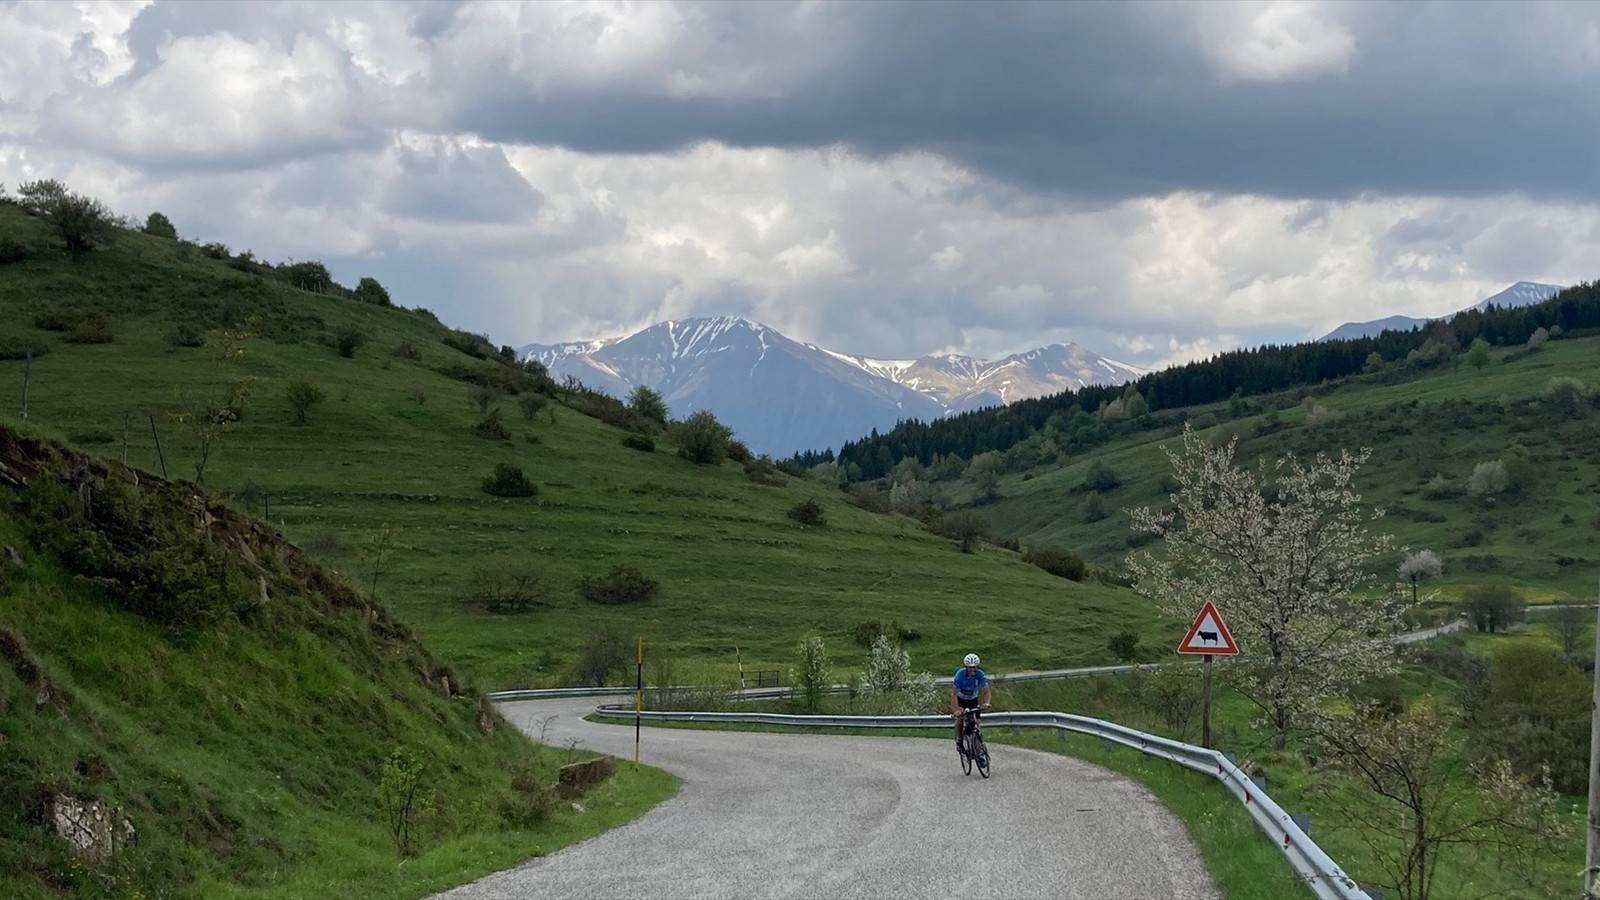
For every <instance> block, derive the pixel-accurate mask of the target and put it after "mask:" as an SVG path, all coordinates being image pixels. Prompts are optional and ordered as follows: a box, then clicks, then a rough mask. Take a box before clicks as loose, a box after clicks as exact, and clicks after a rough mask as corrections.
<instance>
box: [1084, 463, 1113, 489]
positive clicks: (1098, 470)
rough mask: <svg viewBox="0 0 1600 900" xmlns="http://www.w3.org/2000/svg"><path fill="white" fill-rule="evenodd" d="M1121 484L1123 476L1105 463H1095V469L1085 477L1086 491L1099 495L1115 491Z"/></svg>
mask: <svg viewBox="0 0 1600 900" xmlns="http://www.w3.org/2000/svg"><path fill="white" fill-rule="evenodd" d="M1121 484H1122V476H1120V475H1118V474H1117V470H1116V469H1113V468H1111V467H1110V466H1107V465H1105V464H1104V463H1095V465H1094V468H1092V469H1090V470H1089V474H1088V475H1085V476H1084V478H1083V488H1084V490H1087V491H1096V492H1099V493H1105V492H1106V491H1114V490H1116V489H1117V488H1118V487H1119V486H1120V485H1121Z"/></svg>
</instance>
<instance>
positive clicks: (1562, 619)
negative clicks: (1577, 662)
mask: <svg viewBox="0 0 1600 900" xmlns="http://www.w3.org/2000/svg"><path fill="white" fill-rule="evenodd" d="M1593 621H1594V616H1591V615H1589V611H1588V610H1586V609H1584V608H1583V607H1581V606H1563V607H1561V608H1559V609H1557V610H1556V611H1555V612H1553V613H1551V614H1550V627H1551V628H1552V629H1554V630H1555V633H1556V640H1558V641H1560V642H1561V655H1562V656H1563V657H1565V658H1566V659H1568V660H1571V659H1573V658H1575V657H1576V656H1577V655H1578V642H1579V641H1581V640H1583V633H1584V631H1585V630H1587V627H1588V624H1589V623H1590V622H1593Z"/></svg>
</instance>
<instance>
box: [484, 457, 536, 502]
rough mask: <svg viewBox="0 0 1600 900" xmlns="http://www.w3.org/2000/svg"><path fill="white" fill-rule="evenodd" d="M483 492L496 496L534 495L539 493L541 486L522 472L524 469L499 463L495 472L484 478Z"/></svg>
mask: <svg viewBox="0 0 1600 900" xmlns="http://www.w3.org/2000/svg"><path fill="white" fill-rule="evenodd" d="M483 492H484V493H486V494H491V495H493V496H496V497H532V496H533V495H534V494H537V493H539V487H538V485H536V484H534V483H533V482H531V481H529V480H528V476H526V475H524V474H522V469H520V468H518V467H516V466H513V465H511V464H510V463H497V464H496V465H495V467H494V473H493V474H491V475H490V476H489V477H488V478H485V479H484V480H483Z"/></svg>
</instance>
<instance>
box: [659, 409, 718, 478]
mask: <svg viewBox="0 0 1600 900" xmlns="http://www.w3.org/2000/svg"><path fill="white" fill-rule="evenodd" d="M668 436H669V437H670V438H671V440H672V442H673V443H674V444H677V445H678V455H679V456H682V457H683V458H684V459H687V460H689V461H691V462H694V463H697V464H699V465H702V466H714V465H716V464H718V463H720V462H722V460H723V459H725V458H726V457H727V455H728V444H729V442H730V441H732V440H733V429H732V428H729V427H728V426H726V425H724V424H722V423H721V422H718V421H717V417H716V416H714V415H712V413H711V411H710V410H707V409H702V410H700V411H698V412H695V413H692V414H690V416H689V417H688V418H687V419H684V420H683V421H682V422H678V423H675V424H674V425H673V426H672V428H671V430H670V431H669V432H668Z"/></svg>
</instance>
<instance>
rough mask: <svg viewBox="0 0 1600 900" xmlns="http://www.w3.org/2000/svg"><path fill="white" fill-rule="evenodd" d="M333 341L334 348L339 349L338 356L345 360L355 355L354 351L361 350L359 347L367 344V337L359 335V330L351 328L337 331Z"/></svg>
mask: <svg viewBox="0 0 1600 900" xmlns="http://www.w3.org/2000/svg"><path fill="white" fill-rule="evenodd" d="M333 340H334V346H336V347H338V348H339V355H340V356H342V357H344V358H345V359H350V358H351V357H353V356H355V355H356V351H357V350H358V349H360V348H361V345H362V344H365V343H366V342H367V336H366V335H364V334H362V333H361V329H359V328H355V327H354V326H352V327H348V328H341V329H339V333H338V334H337V335H335V336H334V339H333Z"/></svg>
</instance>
